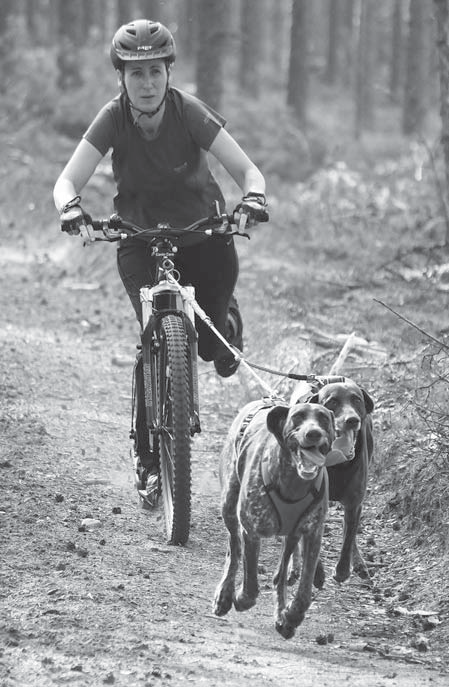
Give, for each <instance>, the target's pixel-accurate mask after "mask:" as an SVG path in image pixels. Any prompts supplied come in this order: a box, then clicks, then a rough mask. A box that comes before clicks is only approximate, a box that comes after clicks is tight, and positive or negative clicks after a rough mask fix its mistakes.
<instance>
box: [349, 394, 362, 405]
mask: <svg viewBox="0 0 449 687" xmlns="http://www.w3.org/2000/svg"><path fill="white" fill-rule="evenodd" d="M351 403H353V404H354V405H355V406H362V405H363V401H362V399H361V398H359V397H358V396H356V395H355V394H354V396H351Z"/></svg>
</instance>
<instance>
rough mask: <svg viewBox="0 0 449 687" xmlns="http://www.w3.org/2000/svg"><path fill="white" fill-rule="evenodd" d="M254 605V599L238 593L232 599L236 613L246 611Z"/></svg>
mask: <svg viewBox="0 0 449 687" xmlns="http://www.w3.org/2000/svg"><path fill="white" fill-rule="evenodd" d="M255 604H256V598H255V597H253V596H249V595H248V594H245V593H243V592H239V593H238V594H236V596H235V597H234V608H235V610H236V611H239V612H241V611H248V610H249V609H250V608H252V607H253V606H255Z"/></svg>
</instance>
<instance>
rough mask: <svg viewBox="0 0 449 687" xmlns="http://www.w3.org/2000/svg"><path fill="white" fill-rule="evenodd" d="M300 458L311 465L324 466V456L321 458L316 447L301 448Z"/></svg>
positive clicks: (321, 455)
mask: <svg viewBox="0 0 449 687" xmlns="http://www.w3.org/2000/svg"><path fill="white" fill-rule="evenodd" d="M301 457H302V458H305V459H306V460H307V461H309V462H310V463H312V464H313V465H318V467H321V466H322V465H324V461H325V460H326V456H323V454H322V453H321V451H319V450H318V449H317V448H316V447H313V448H301Z"/></svg>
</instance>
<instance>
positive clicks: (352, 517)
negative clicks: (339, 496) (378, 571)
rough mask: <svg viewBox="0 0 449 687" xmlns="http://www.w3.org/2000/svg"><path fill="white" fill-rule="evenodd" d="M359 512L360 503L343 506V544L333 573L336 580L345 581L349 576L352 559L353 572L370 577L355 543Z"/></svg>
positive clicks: (363, 576)
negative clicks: (352, 505)
mask: <svg viewBox="0 0 449 687" xmlns="http://www.w3.org/2000/svg"><path fill="white" fill-rule="evenodd" d="M361 514H362V506H361V505H360V504H359V505H358V506H355V507H353V508H351V507H349V506H345V516H344V530H343V546H342V548H341V553H340V559H339V561H338V563H337V567H336V568H335V575H334V579H335V580H336V581H337V582H345V581H346V580H347V579H348V578H349V576H350V574H351V564H352V562H353V561H354V572H355V573H357V575H359V576H360V577H361V578H362V579H368V580H369V579H370V575H369V572H368V568H367V566H366V563H365V561H364V560H363V558H362V556H361V554H360V552H359V550H358V548H357V544H356V537H357V531H358V528H359V523H360V516H361Z"/></svg>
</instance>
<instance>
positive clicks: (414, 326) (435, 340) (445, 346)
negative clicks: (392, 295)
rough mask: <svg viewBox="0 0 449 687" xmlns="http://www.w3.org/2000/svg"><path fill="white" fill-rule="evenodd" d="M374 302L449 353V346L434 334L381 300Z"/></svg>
mask: <svg viewBox="0 0 449 687" xmlns="http://www.w3.org/2000/svg"><path fill="white" fill-rule="evenodd" d="M373 300H374V301H376V303H380V305H383V307H384V308H386V309H387V310H389V311H390V312H392V313H393V315H396V317H399V319H401V320H403V321H404V322H406V323H407V324H409V325H410V326H411V327H413V328H414V329H416V330H417V331H418V332H420V333H421V334H424V336H426V337H427V338H428V339H430V340H431V341H433V342H434V343H436V344H438V345H439V346H441V347H442V348H445V349H446V350H447V351H449V346H447V345H446V344H445V343H443V342H442V341H439V340H438V339H436V338H435V337H434V336H432V334H429V333H428V332H426V331H425V330H424V329H421V327H418V325H417V324H415V323H414V322H412V321H411V320H409V319H407V318H406V317H404V315H400V314H399V313H398V312H396V310H393V308H390V306H389V305H387V304H386V303H383V301H380V300H379V299H377V298H373Z"/></svg>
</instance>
